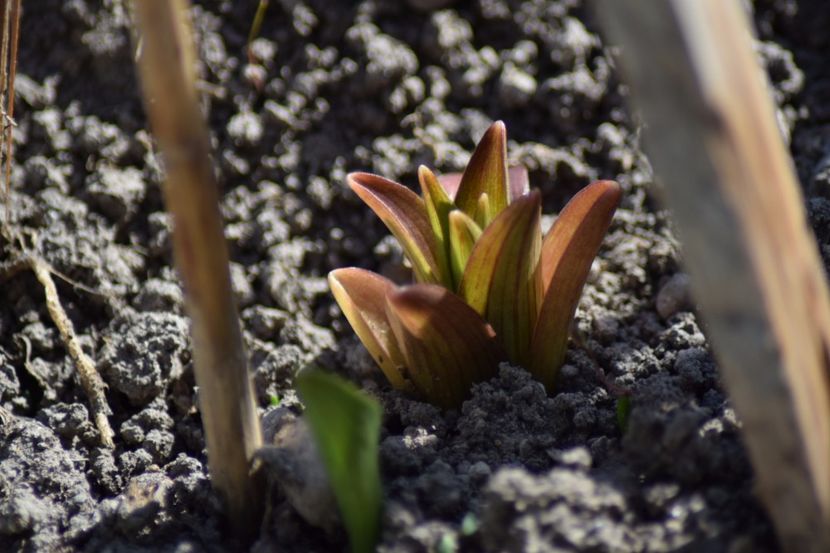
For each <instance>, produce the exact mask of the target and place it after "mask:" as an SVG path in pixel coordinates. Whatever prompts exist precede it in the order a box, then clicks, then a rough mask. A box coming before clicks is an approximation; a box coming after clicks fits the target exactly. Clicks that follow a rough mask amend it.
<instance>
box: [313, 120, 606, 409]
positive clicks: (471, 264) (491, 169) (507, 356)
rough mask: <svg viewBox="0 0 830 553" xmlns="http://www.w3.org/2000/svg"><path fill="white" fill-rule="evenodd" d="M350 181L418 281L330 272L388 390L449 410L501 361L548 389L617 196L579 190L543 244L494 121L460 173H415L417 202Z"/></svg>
mask: <svg viewBox="0 0 830 553" xmlns="http://www.w3.org/2000/svg"><path fill="white" fill-rule="evenodd" d="M347 180H348V183H349V186H350V187H351V188H352V190H354V191H355V193H357V195H358V196H360V198H361V199H363V201H364V202H366V204H367V205H368V206H369V207H370V208H371V209H372V210H373V211H374V212H375V213H376V214H377V215H378V217H380V219H381V220H382V221H383V222H384V223H385V224H386V226H387V227H388V228H389V230H390V231H391V232H392V234H393V235H394V236H395V238H397V240H398V241H399V242H400V244H401V246H402V247H403V251H404V254H405V255H406V257H407V259H408V260H409V262H410V263H411V265H412V269H413V273H414V276H415V280H416V283H415V284H412V285H408V286H401V287H399V286H396V285H395V284H393V283H392V282H391V281H389V280H388V279H386V278H384V277H382V276H380V275H377V274H375V273H372V272H370V271H366V270H363V269H358V268H344V269H337V270H334V271H332V272H331V273H329V284H330V286H331V289H332V293H333V294H334V297H335V299H336V300H337V302H338V304H339V305H340V308H341V309H342V310H343V313H344V314H345V315H346V318H347V319H348V321H349V323H350V324H351V325H352V328H354V330H355V332H356V333H357V335H358V337H359V338H360V340H361V341H362V342H363V344H364V345H365V346H366V349H367V350H368V351H369V353H370V354H371V355H372V357H373V358H374V360H375V362H376V363H377V364H378V365H379V366H380V368H381V370H382V371H383V372H384V374H385V375H386V377H387V378H388V379H389V381H390V383H391V384H392V386H393V387H395V388H397V389H399V390H402V391H405V392H408V393H411V394H414V395H416V396H418V397H421V398H423V399H426V400H427V401H430V402H432V403H435V404H437V405H439V406H442V407H454V406H457V405H459V404H460V403H461V402H462V401H463V400H464V399H465V398H466V396H467V394H468V392H469V389H470V387H471V386H472V384H473V383H475V382H478V381H481V380H485V379H487V378H490V377H492V376H494V375H495V373H496V371H497V369H498V364H499V362H501V361H505V360H509V361H511V362H512V363H515V364H519V365H522V366H524V367H526V368H528V369H529V370H530V371H531V372H532V373H533V375H534V376H535V377H536V378H537V379H539V380H540V381H541V382H543V383H544V384H545V386H546V388H547V389H548V390H553V388H554V385H555V381H556V376H557V374H558V372H559V368H560V367H561V366H562V363H563V362H564V360H565V353H566V350H567V343H568V329H569V326H570V323H571V320H572V319H573V316H574V313H575V311H576V307H577V304H578V302H579V297H580V295H581V293H582V287H583V285H584V283H585V279H586V278H587V277H588V272H589V270H590V267H591V262H592V261H593V259H594V257H596V254H597V252H598V251H599V247H600V245H601V243H602V239H603V237H604V236H605V233H606V231H607V230H608V226H609V224H610V223H611V218H612V216H613V214H614V211H615V210H616V207H617V205H618V204H619V201H620V195H621V191H620V187H619V185H618V184H617V183H616V182H613V181H607V180H604V181H596V182H594V183H592V184H590V185H588V186H587V187H585V188H584V189H583V190H581V191H580V192H579V193H578V194H577V195H576V196H574V197H573V198H572V199H571V201H570V202H569V203H568V204H567V205H566V206H565V208H564V209H563V210H562V212H561V213H560V215H559V217H558V218H557V219H556V222H555V223H554V225H553V226H552V227H551V229H550V230H549V231H548V232H547V234H546V235H545V236H544V237H543V236H542V229H541V197H540V194H539V192H538V191H536V190H534V191H530V190H529V187H528V175H527V171H526V170H525V169H524V168H522V167H512V168H508V165H507V136H506V131H505V127H504V124H503V123H502V122H500V121H498V122H496V123H494V124H493V125H492V126H491V127H490V128H489V129H488V130H487V132H486V133H485V134H484V136H483V137H482V139H481V141H480V142H479V144H478V146H477V147H476V149H475V152H474V153H473V155H472V157H471V159H470V162H469V164H468V165H467V168H466V169H465V170H464V173H463V174H461V175H456V174H453V175H446V176H444V177H436V176H435V175H434V174H433V173H432V171H430V170H429V169H427V168H426V167H424V166H421V167H420V168H419V169H418V180H419V182H420V186H421V196H418V195H417V194H415V193H414V192H412V191H410V190H409V189H408V188H406V187H405V186H403V185H401V184H398V183H396V182H393V181H391V180H388V179H385V178H383V177H380V176H377V175H372V174H369V173H351V174H350V175H348V179H347Z"/></svg>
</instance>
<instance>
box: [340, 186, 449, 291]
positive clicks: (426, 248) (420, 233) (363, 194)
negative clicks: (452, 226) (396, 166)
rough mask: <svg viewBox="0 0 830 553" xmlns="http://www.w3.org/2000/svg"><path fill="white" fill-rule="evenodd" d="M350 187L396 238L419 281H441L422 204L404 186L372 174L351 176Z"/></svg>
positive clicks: (427, 220)
mask: <svg viewBox="0 0 830 553" xmlns="http://www.w3.org/2000/svg"><path fill="white" fill-rule="evenodd" d="M346 180H347V182H348V183H349V186H350V187H351V189H352V190H354V192H355V193H356V194H357V195H358V196H360V198H361V199H362V200H363V201H364V202H365V203H366V205H368V206H369V207H370V208H371V209H372V211H374V212H375V214H377V216H378V217H379V218H380V220H381V221H383V223H384V224H385V225H386V227H387V228H388V229H389V231H390V232H391V233H392V234H393V235H394V236H395V238H397V239H398V242H400V244H401V246H402V247H403V250H404V253H405V254H406V257H407V258H408V259H409V261H410V263H412V269H413V271H414V272H415V278H416V279H417V280H418V282H432V283H437V282H440V281H441V275H440V270H439V268H438V262H437V255H436V253H437V252H436V250H437V248H436V244H435V238H434V237H433V234H432V227H431V226H430V222H429V216H428V215H427V210H426V206H425V205H424V201H423V200H422V199H421V198H419V197H418V195H417V194H415V193H414V192H412V191H411V190H409V189H408V188H407V187H405V186H403V185H401V184H398V183H396V182H394V181H391V180H389V179H385V178H383V177H380V176H378V175H373V174H371V173H350V174H349V175H348V177H347V178H346Z"/></svg>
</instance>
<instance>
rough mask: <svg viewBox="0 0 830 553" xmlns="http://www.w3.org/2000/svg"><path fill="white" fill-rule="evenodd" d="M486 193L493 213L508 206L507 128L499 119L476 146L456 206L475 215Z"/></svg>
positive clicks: (459, 190) (456, 197) (495, 213)
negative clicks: (479, 200) (482, 196)
mask: <svg viewBox="0 0 830 553" xmlns="http://www.w3.org/2000/svg"><path fill="white" fill-rule="evenodd" d="M482 194H487V197H488V198H489V202H490V210H489V211H490V213H492V216H493V217H495V216H496V215H498V214H499V213H501V212H502V210H503V209H504V208H505V207H507V199H508V198H507V131H506V130H505V128H504V123H502V122H501V121H496V122H495V123H493V124H492V125H490V128H489V129H487V132H485V133H484V136H483V137H481V140H480V141H479V143H478V146H476V149H475V151H474V152H473V155H472V157H471V158H470V162H469V163H468V164H467V168H466V169H464V175H463V176H462V177H461V183H460V184H459V185H458V193H457V194H456V195H455V205H457V206H458V208H459V209H460V210H461V211H463V212H464V213H466V214H467V215H469V216H470V217H473V218H474V217H475V212H476V210H477V209H478V198H479V197H480V196H481V195H482Z"/></svg>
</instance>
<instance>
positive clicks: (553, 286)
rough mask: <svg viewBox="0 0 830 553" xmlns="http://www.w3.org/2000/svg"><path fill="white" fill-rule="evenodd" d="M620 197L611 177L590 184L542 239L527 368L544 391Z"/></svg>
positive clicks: (559, 362)
mask: <svg viewBox="0 0 830 553" xmlns="http://www.w3.org/2000/svg"><path fill="white" fill-rule="evenodd" d="M621 196H622V190H621V188H620V185H619V184H617V183H616V182H614V181H596V182H594V183H591V184H590V185H588V186H587V187H585V188H584V189H583V190H581V191H580V192H579V193H578V194H577V195H576V196H574V197H573V198H572V199H571V201H570V202H568V204H567V205H566V206H565V207H564V209H563V210H562V212H561V213H560V214H559V217H558V218H557V219H556V222H554V224H553V226H552V227H551V229H550V231H548V234H547V235H546V236H545V239H544V241H543V243H542V253H541V257H540V261H539V268H538V277H537V278H538V281H539V283H538V286H539V288H540V289H541V294H542V301H541V306H540V310H539V317H538V320H537V323H536V328H535V330H534V331H533V339H532V342H531V356H530V357H531V359H530V366H529V367H528V368H529V369H530V371H531V373H533V375H534V376H535V377H536V378H537V379H538V380H540V381H541V382H542V383H543V384H544V385H545V386H546V387H547V388H548V390H553V387H554V385H555V380H556V376H557V374H558V372H559V368H560V367H561V366H562V363H563V362H564V360H565V354H566V353H567V347H568V329H569V327H570V324H571V320H572V319H573V316H574V313H575V312H576V308H577V305H578V304H579V298H580V296H581V295H582V288H583V286H584V285H585V280H586V279H587V278H588V273H589V271H590V270H591V263H592V262H593V260H594V258H595V257H596V255H597V253H598V252H599V248H600V246H601V245H602V240H603V238H604V237H605V233H606V232H607V231H608V227H609V225H610V224H611V219H612V218H613V216H614V211H615V210H616V209H617V205H619V202H620V198H621Z"/></svg>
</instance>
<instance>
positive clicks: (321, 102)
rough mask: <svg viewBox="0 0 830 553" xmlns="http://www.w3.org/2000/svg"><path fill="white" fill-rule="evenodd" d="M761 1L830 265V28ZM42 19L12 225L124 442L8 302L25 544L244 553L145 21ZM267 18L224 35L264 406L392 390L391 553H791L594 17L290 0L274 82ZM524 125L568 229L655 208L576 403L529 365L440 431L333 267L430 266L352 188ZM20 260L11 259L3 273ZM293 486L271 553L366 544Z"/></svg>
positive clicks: (516, 156)
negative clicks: (94, 413) (336, 389)
mask: <svg viewBox="0 0 830 553" xmlns="http://www.w3.org/2000/svg"><path fill="white" fill-rule="evenodd" d="M438 4H442V5H449V7H448V8H447V9H443V10H435V9H433V8H432V7H431V6H430V5H438ZM751 4H752V5H751V6H750V7H752V8H753V9H754V19H755V21H756V24H757V26H758V33H759V42H758V53H759V56H760V58H761V59H762V60H763V62H764V64H765V67H766V69H767V72H768V73H769V75H770V78H771V81H772V83H773V85H774V97H775V100H776V102H777V104H778V106H779V108H780V109H779V120H780V123H781V128H782V132H784V134H785V135H786V137H787V138H788V140H790V144H791V146H792V150H793V154H794V156H795V159H796V164H797V167H798V171H799V176H800V178H801V181H802V183H803V184H804V188H805V191H806V193H807V205H808V208H809V213H810V218H811V222H812V224H813V226H814V228H815V230H816V233H817V235H818V237H819V242H820V245H821V251H822V255H823V258H824V259H825V262H826V263H830V107H828V106H830V102H827V93H828V90H830V89H828V82H830V80H828V77H830V75H829V74H828V66H827V64H826V59H825V58H826V56H825V53H826V52H827V51H828V50H827V49H828V48H830V38H828V34H827V33H826V32H825V31H826V28H827V24H828V23H830V6H828V5H827V4H826V2H821V1H818V0H817V1H812V2H811V1H806V0H805V1H802V2H795V1H793V0H756V1H755V2H754V3H751ZM747 5H748V6H749V5H750V3H749V2H747ZM24 8H25V12H24V16H23V25H22V34H21V37H22V38H21V49H20V63H19V68H18V71H19V74H18V83H17V88H18V90H17V111H16V121H17V128H16V130H15V142H16V143H15V150H16V151H15V160H16V161H15V165H14V170H13V189H14V192H13V195H12V203H11V213H12V220H11V221H10V224H11V225H12V226H13V227H14V228H15V229H17V230H19V231H20V232H21V233H22V235H23V236H24V239H25V240H26V241H27V242H28V243H29V244H31V246H32V247H33V248H34V249H35V250H36V251H37V252H38V253H39V254H40V255H42V256H43V258H44V259H46V260H47V261H48V262H49V263H50V264H51V265H52V266H54V267H55V269H56V270H57V271H58V272H59V274H60V275H61V276H60V277H56V280H57V284H58V289H59V293H60V295H61V299H62V301H63V303H64V306H65V307H66V309H67V312H68V314H69V316H70V318H71V319H72V321H73V322H74V324H75V327H76V330H77V332H78V334H79V338H80V340H81V342H82V344H83V346H84V348H85V350H86V351H87V352H88V353H89V354H90V355H91V356H92V358H93V359H94V360H95V362H96V364H97V366H98V367H99V369H100V370H101V372H102V375H103V377H104V379H105V381H106V383H107V385H108V391H107V398H108V400H109V403H110V406H111V408H112V411H113V413H112V415H111V417H110V421H111V423H112V425H113V428H114V429H115V431H116V448H115V450H108V449H103V448H101V447H100V446H99V440H98V435H97V431H96V429H95V426H94V425H93V424H92V422H91V421H90V417H89V412H88V408H87V403H86V398H85V397H84V395H83V391H82V389H81V388H80V385H79V383H78V380H77V377H76V376H75V374H74V370H73V367H72V364H71V361H70V359H69V357H68V355H67V353H66V351H65V349H64V347H63V345H62V343H61V341H60V337H59V334H58V332H57V330H56V329H55V328H54V326H53V325H52V323H51V320H50V319H49V316H48V313H47V311H46V307H45V304H44V299H43V293H42V289H41V288H40V287H39V285H38V283H37V281H36V280H35V278H34V276H32V275H31V274H28V273H26V272H23V273H20V274H18V275H16V276H14V277H12V278H8V279H6V280H3V281H2V284H0V407H2V411H0V550H2V551H25V552H34V551H58V552H62V551H66V552H75V551H130V552H140V551H188V552H198V551H228V550H238V549H243V550H245V549H247V548H243V547H241V546H240V544H238V543H236V542H234V541H233V540H232V539H231V538H230V537H229V533H228V531H227V529H226V528H225V526H224V524H223V522H222V520H223V514H222V504H221V502H220V501H219V499H218V498H217V497H216V495H215V494H214V493H213V492H212V490H211V488H210V484H209V481H208V479H207V471H206V457H205V450H204V437H203V434H202V430H201V426H200V419H199V413H198V409H197V406H196V404H197V396H196V390H195V383H194V378H193V370H192V365H191V357H190V351H189V346H188V323H187V319H186V317H185V314H184V311H183V306H182V292H181V289H180V286H179V283H178V280H177V278H176V274H175V271H174V270H173V269H172V267H171V250H170V219H169V217H168V216H167V214H166V213H165V212H164V206H163V203H162V198H161V193H160V189H159V187H160V184H161V179H160V176H161V172H160V167H159V160H158V159H157V157H156V154H155V152H154V150H153V147H152V141H151V139H150V136H149V133H148V130H147V123H146V119H145V117H144V115H143V111H142V107H141V102H140V98H139V96H138V86H137V82H136V76H135V70H134V67H133V59H134V51H133V49H132V46H131V41H130V35H129V13H128V10H127V9H126V7H125V5H124V3H123V2H121V1H118V0H104V1H103V2H93V1H90V0H71V1H64V0H30V1H27V2H25V3H24ZM255 9H256V2H254V1H253V0H249V1H246V2H231V1H229V0H226V1H204V2H200V3H198V5H197V6H196V7H195V8H194V9H193V21H194V24H195V27H196V30H197V35H198V41H199V52H200V58H201V60H202V61H201V67H200V70H201V76H202V79H203V81H202V84H203V91H204V101H205V105H206V109H207V113H208V115H209V121H210V126H211V131H212V135H213V141H214V146H215V163H216V167H217V172H218V175H219V177H220V182H221V185H222V189H223V196H222V212H223V215H224V219H225V224H226V234H227V237H228V240H229V244H230V249H231V255H232V260H233V266H232V274H233V283H234V290H235V293H236V296H237V300H238V303H239V306H240V311H241V319H242V323H243V326H244V330H245V339H246V344H247V348H248V353H249V357H250V366H251V370H252V372H253V374H254V380H255V384H256V397H257V400H258V402H259V406H260V408H261V410H262V412H263V413H265V412H266V411H267V410H269V409H271V407H270V404H271V402H272V400H273V398H274V397H275V396H276V397H278V398H280V400H281V409H284V410H288V411H291V412H295V413H299V412H300V410H301V405H300V403H299V401H298V399H297V397H296V394H295V392H294V391H293V388H292V381H293V377H294V375H295V374H296V372H297V371H298V370H299V369H301V368H302V367H303V366H305V365H306V364H308V363H309V362H315V363H316V364H318V365H320V366H323V367H324V368H327V369H330V370H333V371H336V372H338V373H340V374H343V375H345V376H347V377H349V378H350V379H352V380H353V381H355V382H357V383H359V384H360V385H361V386H362V387H363V388H364V389H366V390H367V391H368V392H369V393H371V394H373V395H375V396H376V397H378V398H379V399H380V401H381V402H382V404H383V407H384V423H383V429H382V436H381V447H380V454H381V467H382V476H383V485H384V494H385V508H384V515H383V534H382V541H381V544H380V546H379V551H383V552H388V553H392V552H395V553H404V552H426V551H437V552H448V553H449V552H452V551H470V552H475V551H486V552H507V551H510V552H521V551H527V552H530V551H534V552H561V551H596V552H605V551H607V552H626V551H649V552H661V551H673V552H679V551H690V552H691V551H707V552H729V553H741V552H762V553H763V552H775V551H778V547H777V546H776V544H775V537H774V533H773V529H772V527H771V524H770V521H769V520H768V518H767V517H766V515H765V513H764V511H763V510H762V508H761V506H760V504H759V502H758V500H757V498H756V497H755V495H754V494H753V472H752V468H751V467H750V465H749V463H748V460H747V456H746V452H745V449H744V447H743V445H742V444H741V441H740V436H739V431H740V426H741V424H740V420H739V419H738V418H737V417H736V415H735V413H734V411H733V410H732V407H731V404H730V402H729V401H728V398H727V397H726V396H725V394H724V392H723V391H722V390H721V388H720V385H719V379H718V374H717V366H716V362H715V361H714V359H713V357H712V355H711V353H710V351H709V349H708V345H707V341H706V338H705V337H704V335H703V333H702V332H701V328H700V323H699V320H698V317H697V315H696V314H695V311H694V305H693V302H692V300H691V299H690V298H689V291H688V288H689V286H688V277H686V275H685V274H684V273H683V272H682V267H681V260H680V257H679V252H678V249H679V246H678V244H677V242H676V241H675V239H674V237H673V234H672V230H671V224H670V220H669V216H668V214H667V213H666V212H665V211H664V210H662V209H661V208H660V204H659V201H658V200H659V190H656V189H655V188H654V186H653V183H652V175H651V172H650V168H649V166H648V163H647V160H646V159H645V157H644V155H643V154H642V152H641V150H640V144H639V136H638V128H637V123H636V120H635V119H634V118H633V117H632V115H631V114H630V113H629V111H628V110H627V107H626V105H625V90H624V88H623V87H621V86H620V83H619V81H618V77H617V74H616V69H615V61H614V58H613V55H612V52H611V51H609V49H607V48H606V47H605V45H604V43H603V41H602V39H601V37H600V36H599V35H598V33H597V29H596V25H595V23H594V21H593V19H592V17H591V16H590V13H589V12H588V11H587V9H586V7H585V6H584V5H583V2H582V1H581V0H547V1H543V0H527V1H524V2H520V1H514V0H478V1H474V2H451V1H443V2H441V1H438V2H436V1H423V0H420V1H416V0H409V1H408V2H385V1H381V0H362V1H359V2H357V1H356V2H331V1H328V0H280V1H277V2H271V6H270V9H269V11H268V13H267V16H266V18H265V21H264V24H263V27H262V32H261V37H260V38H259V39H257V40H256V42H255V43H254V45H253V55H254V58H255V60H254V61H255V63H249V60H248V58H247V55H246V52H245V41H246V36H247V33H248V30H249V27H250V24H251V22H252V20H253V14H254V12H255ZM494 119H503V120H504V121H505V122H506V124H507V128H508V135H509V138H510V143H509V154H510V158H511V161H512V162H516V163H523V164H524V165H526V166H527V167H528V169H529V171H530V178H531V185H532V186H535V187H538V188H540V189H541V190H542V192H543V195H544V209H545V212H546V213H556V212H557V211H558V210H559V209H560V208H561V207H562V206H563V205H564V203H565V202H566V201H567V199H568V198H570V197H571V196H572V195H573V194H574V193H575V192H576V191H577V190H579V189H580V188H581V187H582V186H584V185H585V184H587V183H588V182H589V181H590V180H591V179H595V178H614V179H617V180H618V181H619V182H620V183H621V184H622V186H623V188H624V194H625V196H624V199H623V203H622V206H621V208H620V210H619V211H618V213H617V215H616V217H615V219H614V222H613V224H612V226H611V230H610V232H609V235H608V237H607V239H606V241H605V244H604V247H603V249H602V252H601V254H600V256H599V258H598V260H597V261H596V262H595V264H594V267H593V269H592V272H591V275H590V277H589V283H588V285H587V287H586V290H585V294H584V298H583V301H582V304H581V307H580V309H579V312H578V315H577V325H578V329H579V331H580V334H581V335H584V336H586V337H587V339H586V340H585V344H584V345H582V346H580V347H576V346H572V348H571V350H570V351H569V354H568V360H567V364H566V365H565V367H564V368H563V370H562V379H561V391H560V392H559V393H558V394H556V395H553V396H548V395H546V393H545V391H544V389H543V388H542V387H541V385H540V384H538V383H537V382H535V381H534V380H532V379H531V378H530V377H529V375H528V374H527V373H526V372H524V371H523V370H522V369H521V368H517V367H510V366H507V365H505V366H503V367H502V369H501V372H500V373H499V375H498V376H497V377H496V378H494V379H493V380H492V381H489V382H485V383H482V384H480V385H477V386H476V387H475V389H474V390H473V393H472V397H471V398H470V400H469V401H467V402H466V403H465V404H464V405H463V407H462V408H461V409H460V410H457V411H450V412H441V411H439V410H438V409H436V408H434V407H431V406H429V405H426V404H423V403H419V402H416V401H413V400H410V399H407V398H405V397H403V396H401V395H400V394H398V393H396V392H393V391H392V390H390V389H389V387H388V385H387V384H386V383H385V382H384V381H383V378H382V376H381V375H380V373H379V371H378V370H376V369H375V368H374V367H373V365H372V362H371V360H370V358H369V357H368V354H367V353H366V352H365V350H364V349H363V347H362V346H361V345H360V344H359V342H358V340H357V339H356V338H355V337H354V335H353V333H352V332H351V330H350V329H349V327H348V325H347V323H346V322H345V319H344V318H343V317H342V315H341V314H340V313H339V311H338V309H337V307H336V305H335V303H334V302H333V300H332V298H331V296H330V295H329V293H328V288H327V285H326V282H325V275H326V273H327V272H328V271H329V270H331V269H333V268H337V267H342V266H349V265H356V266H361V267H366V268H370V269H373V270H377V271H380V272H382V273H383V274H386V275H388V276H390V277H392V278H400V275H401V274H402V266H401V252H400V249H399V248H398V247H397V246H396V245H395V243H394V242H393V241H391V240H390V239H389V238H387V236H386V231H385V229H384V228H383V226H382V224H381V223H380V222H379V221H377V220H376V219H375V217H374V216H373V215H372V214H371V212H370V211H369V209H367V208H366V207H364V206H363V205H362V204H361V203H360V202H359V200H358V199H357V198H356V197H354V195H353V194H352V193H351V192H350V191H349V190H348V189H347V187H346V186H345V183H344V180H345V179H344V177H345V175H346V173H347V172H348V171H352V170H368V171H373V172H376V173H379V174H382V175H385V176H387V177H390V178H393V179H398V180H400V181H401V182H404V183H406V184H409V185H412V184H413V183H414V182H415V171H416V169H417V167H418V165H419V164H422V163H423V164H426V165H428V166H430V167H433V168H435V169H436V170H437V171H440V172H448V171H456V170H460V169H462V168H463V166H464V164H465V163H466V161H467V159H468V157H469V154H470V152H471V149H472V147H473V145H474V144H475V141H476V140H477V139H478V138H479V136H480V135H481V134H482V132H483V131H484V129H485V128H486V127H487V125H488V124H489V123H490V122H491V121H492V120H494ZM12 251H13V248H12V245H11V244H9V243H7V242H3V241H0V260H3V261H5V260H7V259H8V257H9V256H10V255H11V252H12ZM622 394H630V398H631V412H630V416H629V417H628V420H627V422H625V423H623V422H621V421H620V420H619V419H618V417H617V406H618V401H619V399H620V396H621V395H622ZM271 492H272V493H271V496H270V499H269V511H268V515H267V517H266V520H265V521H264V523H263V525H262V530H261V533H260V535H259V536H258V539H257V541H256V542H255V543H254V544H253V546H252V547H251V548H250V550H252V551H257V552H265V551H287V552H310V551H319V552H324V551H325V552H327V551H344V550H345V545H344V543H345V541H344V539H343V535H342V533H338V532H336V531H335V532H334V533H333V534H326V533H325V532H322V531H319V530H317V529H315V528H313V527H312V526H310V525H308V524H307V523H306V522H305V521H304V520H303V519H302V518H301V517H300V516H299V515H298V514H297V513H296V512H295V510H294V509H293V508H292V507H291V505H290V504H289V503H288V502H287V500H286V498H285V495H284V494H283V493H282V491H281V490H280V488H279V486H278V485H275V486H273V488H272V490H271Z"/></svg>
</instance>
